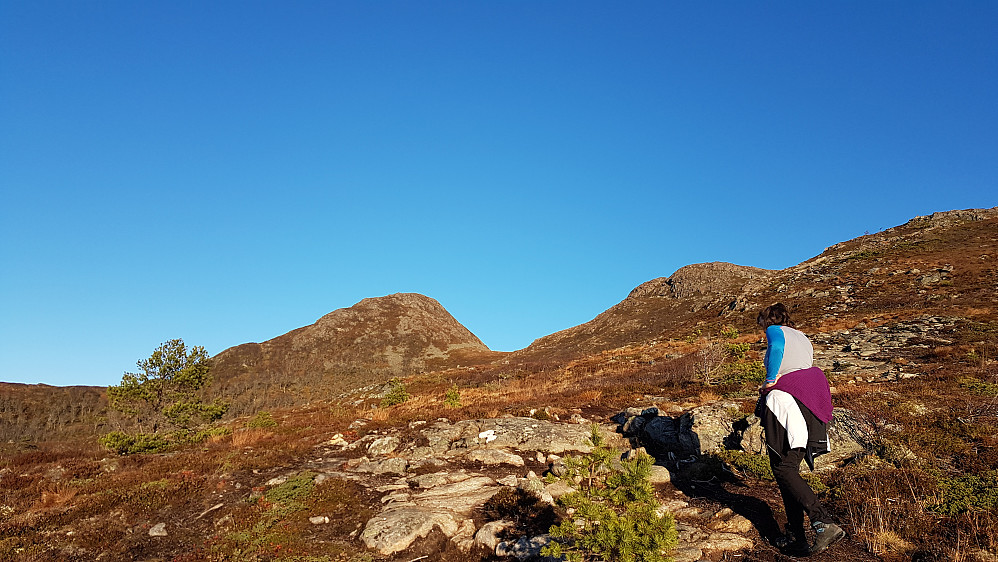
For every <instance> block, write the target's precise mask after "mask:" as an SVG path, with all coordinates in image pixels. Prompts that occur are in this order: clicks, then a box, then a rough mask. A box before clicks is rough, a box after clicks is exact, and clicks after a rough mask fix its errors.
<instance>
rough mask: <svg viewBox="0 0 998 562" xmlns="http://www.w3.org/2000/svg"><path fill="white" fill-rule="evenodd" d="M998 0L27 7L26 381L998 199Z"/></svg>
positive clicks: (14, 327) (20, 88) (524, 334)
mask: <svg viewBox="0 0 998 562" xmlns="http://www.w3.org/2000/svg"><path fill="white" fill-rule="evenodd" d="M995 29H998V4H996V3H994V2H953V3H941V2H917V1H916V2H908V1H906V2H834V3H832V2H828V3H818V2H759V3H755V2H753V3H748V2H709V3H707V2H697V3H690V2H687V3H670V2H631V3H627V4H626V5H619V4H613V3H610V2H580V1H574V0H573V1H572V2H556V1H551V2H525V1H511V2H434V1H431V2H244V1H240V2H221V1H213V2H124V1H102V2H96V1H82V2H79V1H70V2H50V1H32V2H13V1H10V0H0V319H2V322H0V380H2V381H8V382H28V383H38V382H43V383H47V384H54V385H70V384H96V385H107V384H114V383H117V382H118V381H119V380H120V378H121V374H122V373H123V372H124V371H128V370H133V369H134V366H135V362H136V361H137V360H138V359H142V358H145V357H148V355H149V353H150V352H151V351H152V350H153V349H154V348H155V347H156V346H157V345H159V344H160V343H161V342H163V341H165V340H167V339H171V338H177V337H180V338H183V339H184V340H185V341H186V342H187V343H188V344H191V345H204V346H205V347H206V348H207V349H208V352H209V353H211V354H216V353H218V352H220V351H222V350H223V349H225V348H227V347H229V346H233V345H237V344H240V343H244V342H249V341H263V340H267V339H270V338H272V337H275V336H278V335H280V334H282V333H285V332H287V331H289V330H292V329H294V328H297V327H299V326H303V325H307V324H310V323H312V322H314V321H315V320H316V319H318V318H319V317H320V316H322V315H324V314H326V313H328V312H330V311H332V310H334V309H337V308H342V307H346V306H351V305H353V304H354V303H356V302H357V301H359V300H360V299H362V298H365V297H371V296H381V295H385V294H390V293H394V292H419V293H423V294H426V295H429V296H431V297H433V298H436V299H437V300H439V301H440V302H441V304H443V305H444V306H445V307H446V308H447V309H448V310H449V311H450V312H451V313H452V314H453V315H454V316H455V317H456V318H457V319H458V320H459V321H460V322H462V323H463V324H465V325H466V326H467V327H468V328H469V329H471V330H472V331H473V332H474V333H475V334H476V335H478V336H479V337H480V338H481V339H482V340H483V341H484V342H485V343H486V344H487V345H488V346H489V347H491V348H492V349H497V350H504V351H509V350H514V349H519V348H522V347H525V346H527V345H528V344H529V343H530V342H531V341H532V340H534V339H535V338H538V337H541V336H543V335H546V334H549V333H552V332H555V331H557V330H560V329H564V328H568V327H570V326H573V325H577V324H580V323H582V322H585V321H588V320H589V319H591V318H592V317H594V316H596V315H597V314H599V313H600V312H602V311H603V310H605V309H606V308H608V307H610V306H612V305H613V304H615V303H617V302H619V301H620V300H621V299H623V298H624V297H625V296H626V295H627V293H628V291H630V289H631V288H633V287H634V286H636V285H638V284H640V283H642V282H644V281H647V280H649V279H653V278H655V277H660V276H665V275H669V274H670V273H672V272H673V271H674V270H676V269H677V268H679V267H681V266H683V265H686V264H689V263H697V262H705V261H715V260H721V261H730V262H733V263H737V264H742V265H753V266H758V267H767V268H784V267H788V266H791V265H794V264H797V263H799V262H800V261H803V260H805V259H807V258H809V257H812V256H814V255H817V254H819V253H821V251H822V250H823V249H824V248H825V247H826V246H829V245H831V244H834V243H836V242H840V241H843V240H846V239H850V238H853V237H856V236H859V235H862V234H863V233H864V232H866V231H870V232H873V231H877V230H880V229H883V228H888V227H891V226H894V225H897V224H901V223H903V222H905V221H906V220H908V219H909V218H911V217H913V216H916V215H921V214H928V213H931V212H934V211H941V210H949V209H955V208H970V207H991V206H995V205H998V103H995V100H998V34H996V33H995V32H994V30H995Z"/></svg>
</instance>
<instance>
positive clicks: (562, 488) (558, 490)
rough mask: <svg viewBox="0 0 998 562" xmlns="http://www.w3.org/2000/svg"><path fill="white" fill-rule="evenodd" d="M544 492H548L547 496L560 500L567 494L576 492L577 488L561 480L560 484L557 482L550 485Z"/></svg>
mask: <svg viewBox="0 0 998 562" xmlns="http://www.w3.org/2000/svg"><path fill="white" fill-rule="evenodd" d="M544 491H545V492H547V494H548V495H550V496H551V497H552V498H554V499H558V498H560V497H561V496H564V495H565V494H571V493H572V492H574V491H575V488H573V487H571V486H569V485H568V484H567V483H565V482H563V481H560V480H559V481H558V482H555V483H553V484H548V485H547V486H545V487H544Z"/></svg>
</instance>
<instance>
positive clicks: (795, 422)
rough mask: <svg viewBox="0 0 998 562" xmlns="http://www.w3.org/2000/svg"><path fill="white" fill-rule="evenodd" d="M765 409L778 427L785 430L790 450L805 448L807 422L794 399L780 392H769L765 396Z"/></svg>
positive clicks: (788, 394)
mask: <svg viewBox="0 0 998 562" xmlns="http://www.w3.org/2000/svg"><path fill="white" fill-rule="evenodd" d="M766 407H767V408H769V410H770V411H771V412H773V415H774V416H776V420H777V421H778V422H780V425H782V426H783V427H785V428H786V430H787V441H788V442H789V443H790V448H791V449H796V448H798V447H807V422H805V421H804V414H801V413H800V407H799V406H798V405H797V401H796V400H794V397H793V396H792V395H791V394H790V393H787V392H783V391H782V390H771V391H770V392H769V394H767V395H766Z"/></svg>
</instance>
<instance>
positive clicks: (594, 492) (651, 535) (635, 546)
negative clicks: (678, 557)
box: [541, 425, 678, 562]
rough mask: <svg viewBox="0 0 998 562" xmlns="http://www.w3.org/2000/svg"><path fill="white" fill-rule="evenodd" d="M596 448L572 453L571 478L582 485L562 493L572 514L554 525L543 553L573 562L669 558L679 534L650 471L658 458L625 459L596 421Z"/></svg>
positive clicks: (562, 501)
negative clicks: (658, 498)
mask: <svg viewBox="0 0 998 562" xmlns="http://www.w3.org/2000/svg"><path fill="white" fill-rule="evenodd" d="M589 441H590V443H591V444H592V447H593V449H592V451H591V452H590V453H589V454H588V455H585V456H583V457H566V459H565V464H566V467H567V469H568V470H567V472H566V474H565V476H564V478H566V479H570V480H572V481H575V480H576V479H578V481H579V482H580V483H581V489H580V490H579V491H576V492H572V493H570V494H567V495H565V496H562V497H561V498H559V500H558V502H559V503H560V504H561V505H562V506H563V507H565V508H571V509H574V510H575V512H574V513H573V515H572V516H570V517H568V518H566V519H565V520H563V521H562V522H561V524H559V525H555V526H553V527H551V530H550V533H551V537H552V541H551V543H550V544H549V545H548V546H546V547H544V548H543V549H542V550H541V555H543V556H551V557H554V558H561V557H563V558H564V559H565V560H568V561H569V562H582V561H583V560H587V559H593V558H595V559H600V560H613V561H619V562H639V561H640V562H667V561H669V560H671V558H670V557H669V556H668V555H667V554H665V553H666V552H668V551H669V550H671V549H673V548H675V546H676V544H677V542H678V539H677V533H676V525H675V522H674V520H673V518H672V516H671V515H669V514H667V513H666V514H660V513H658V511H657V509H658V506H657V504H656V502H655V499H654V494H653V492H652V487H651V484H650V483H649V482H648V477H649V475H650V474H651V465H652V463H653V459H652V458H651V457H650V456H648V455H638V456H637V457H635V458H634V459H630V460H625V461H621V462H619V465H618V463H617V462H615V461H616V459H618V458H619V452H618V451H615V450H613V449H612V448H610V447H608V446H607V445H606V443H605V442H604V440H603V436H602V435H601V434H600V432H599V426H596V425H594V426H593V427H592V432H591V435H590V438H589Z"/></svg>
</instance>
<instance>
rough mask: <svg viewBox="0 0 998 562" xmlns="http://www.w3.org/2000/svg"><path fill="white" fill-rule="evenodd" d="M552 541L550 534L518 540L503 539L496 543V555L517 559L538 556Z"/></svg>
mask: <svg viewBox="0 0 998 562" xmlns="http://www.w3.org/2000/svg"><path fill="white" fill-rule="evenodd" d="M550 543H551V537H550V536H549V535H541V536H539V537H521V538H520V540H518V541H516V542H509V541H503V542H500V543H499V544H498V545H496V556H502V557H512V558H516V559H517V560H529V559H531V558H537V557H539V556H540V554H541V549H542V548H544V547H545V546H547V545H548V544H550Z"/></svg>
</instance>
